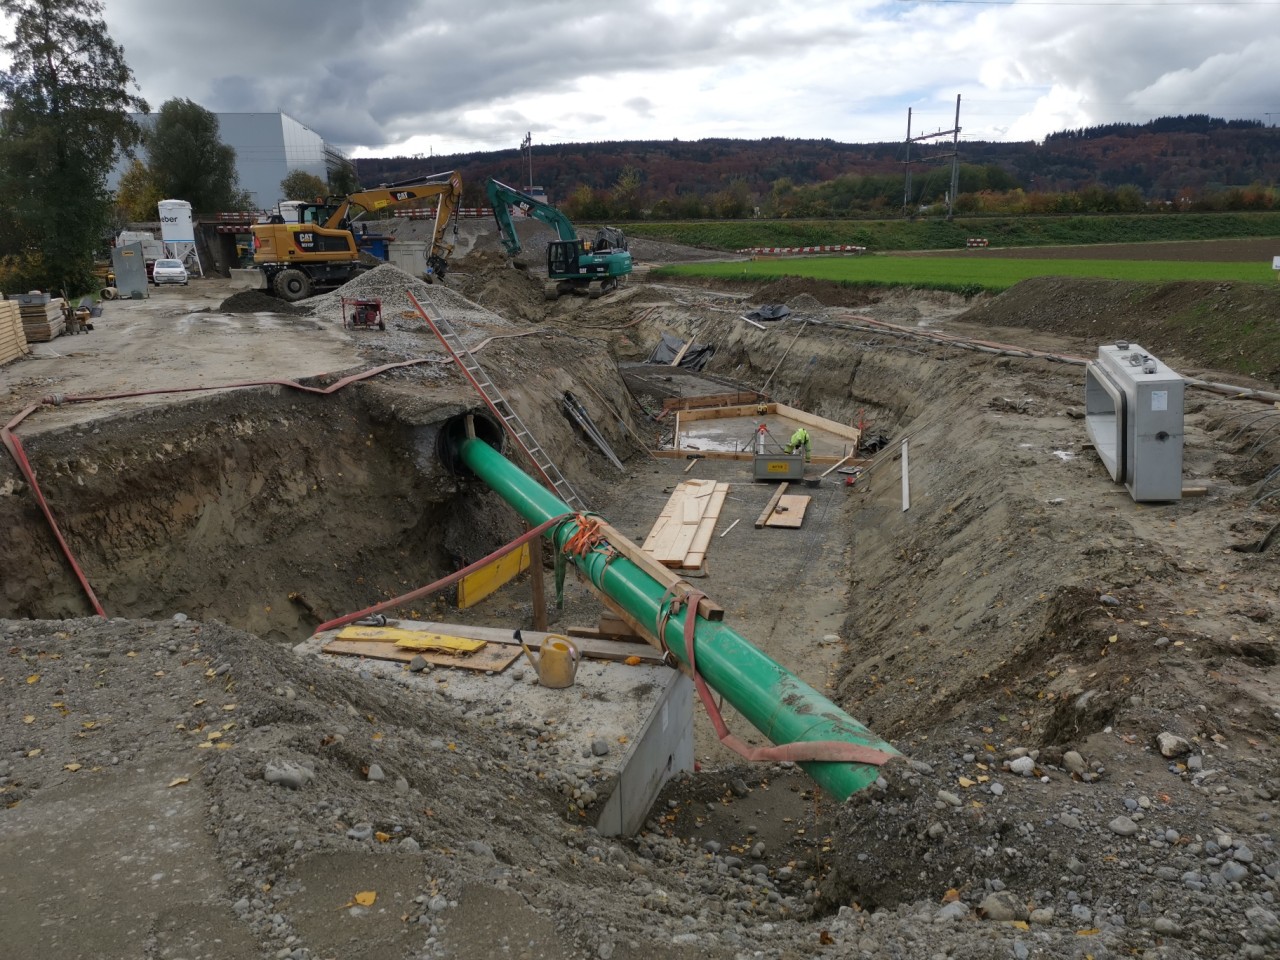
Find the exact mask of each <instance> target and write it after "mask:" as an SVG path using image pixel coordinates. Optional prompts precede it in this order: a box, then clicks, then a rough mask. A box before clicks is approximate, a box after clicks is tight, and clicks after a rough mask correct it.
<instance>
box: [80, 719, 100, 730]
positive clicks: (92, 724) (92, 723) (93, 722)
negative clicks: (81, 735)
mask: <svg viewBox="0 0 1280 960" xmlns="http://www.w3.org/2000/svg"><path fill="white" fill-rule="evenodd" d="M97 725H98V721H97V720H86V721H85V722H84V723H82V724H80V726H82V727H83V728H84V729H86V730H92V729H93V728H94V727H96V726H97Z"/></svg>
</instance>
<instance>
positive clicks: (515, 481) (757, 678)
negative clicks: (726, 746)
mask: <svg viewBox="0 0 1280 960" xmlns="http://www.w3.org/2000/svg"><path fill="white" fill-rule="evenodd" d="M459 456H460V458H461V460H462V462H463V463H464V464H466V466H467V467H468V468H469V469H470V470H471V471H472V472H473V473H474V474H475V475H476V476H477V477H479V478H480V479H481V480H483V481H484V482H485V483H486V484H487V485H488V486H489V487H490V488H491V489H492V490H493V491H494V492H496V493H497V494H498V495H499V496H500V497H502V498H503V499H504V500H505V501H507V503H509V504H510V505H511V506H512V507H513V508H514V509H515V510H516V512H517V513H519V514H520V515H521V516H522V517H524V519H525V520H527V521H528V522H529V523H532V524H540V523H543V522H545V521H547V520H549V519H551V518H553V517H557V516H560V515H562V514H565V513H570V512H572V511H571V510H570V508H569V507H568V506H567V505H566V504H564V503H563V502H562V501H561V500H560V499H559V498H558V497H556V496H555V495H554V494H553V493H551V492H550V491H549V490H547V489H546V488H545V487H543V486H541V485H540V484H538V483H537V482H535V481H534V480H533V478H531V477H529V476H528V475H527V474H525V473H524V472H523V471H522V470H520V469H519V468H518V467H516V466H515V465H514V464H513V463H511V462H510V461H509V460H507V459H506V458H505V457H503V456H502V455H501V454H500V453H498V452H497V451H496V450H494V449H493V447H491V446H489V444H487V443H485V442H484V441H483V440H480V439H477V438H470V439H466V440H463V441H462V444H461V446H460V449H459ZM552 530H553V531H554V533H553V535H552V536H551V539H552V541H553V543H554V544H555V547H556V549H557V550H560V549H562V548H563V546H564V544H565V542H566V541H567V540H568V539H569V538H570V537H571V536H573V534H574V533H575V532H576V531H577V524H576V523H575V522H573V521H566V522H565V523H563V524H561V525H560V526H559V527H553V528H552ZM569 558H570V560H572V561H573V563H574V564H575V565H576V566H577V567H578V569H579V570H581V571H582V572H583V573H584V574H585V575H586V576H587V577H588V578H589V579H590V580H591V582H592V583H593V584H595V586H596V587H597V588H598V589H600V590H601V591H602V592H603V593H604V594H605V595H606V596H608V597H610V598H611V599H613V600H614V601H615V602H617V603H618V604H619V605H620V606H621V607H622V608H623V609H624V610H626V611H627V613H629V614H630V615H631V616H632V617H634V618H635V619H636V620H638V621H639V622H640V623H643V624H652V625H653V629H654V631H655V632H656V631H657V628H658V618H659V616H660V615H661V612H662V604H663V597H664V594H665V593H666V587H665V586H664V585H663V584H661V583H659V582H658V581H657V580H655V579H654V578H653V577H651V576H650V575H649V574H648V573H646V572H645V571H644V570H642V569H641V568H640V567H638V566H636V565H635V564H634V563H632V562H631V561H630V560H627V559H626V558H625V557H616V558H614V559H613V560H612V561H608V562H606V557H605V556H604V555H602V554H600V553H598V552H594V551H593V552H591V553H588V554H587V555H586V556H585V557H578V556H576V555H570V557H569ZM688 616H695V617H696V616H697V615H696V613H695V612H692V611H688V610H686V609H681V610H680V612H678V613H676V614H674V615H672V616H671V617H670V618H669V619H668V621H667V623H666V626H665V632H664V635H663V639H664V640H665V641H666V643H667V646H668V648H669V649H670V650H671V652H672V654H673V655H674V656H675V657H677V658H678V659H679V660H680V661H681V662H682V663H684V664H688V652H687V651H686V649H685V641H684V626H685V618H686V617H688ZM694 638H695V643H696V644H697V649H696V657H697V664H698V670H699V672H700V673H701V674H702V676H703V678H704V679H705V680H706V682H707V684H708V685H709V686H710V687H711V689H712V690H715V691H716V692H717V693H719V694H720V695H721V696H722V697H724V699H725V701H727V702H728V703H729V704H731V705H732V706H733V708H734V709H735V710H737V711H738V712H739V713H740V714H742V716H743V717H745V718H746V719H747V720H748V721H749V722H750V723H751V724H752V726H754V727H755V728H756V729H757V730H759V731H760V732H761V733H762V734H764V735H765V736H766V737H768V738H769V739H770V740H771V741H772V742H773V743H775V744H786V743H799V742H819V741H840V742H845V743H853V744H858V745H860V746H864V747H870V748H872V749H874V750H879V751H881V752H883V753H886V754H889V755H891V756H898V755H899V754H898V751H897V750H895V749H894V748H893V747H891V746H890V745H889V744H887V743H885V742H884V741H883V740H881V739H880V738H879V737H877V736H876V735H875V734H874V733H872V732H871V731H870V730H868V729H867V728H866V727H864V726H863V725H862V724H860V723H858V721H857V720H854V719H853V718H852V717H850V716H849V715H848V714H846V713H845V712H844V711H843V710H841V709H840V708H839V707H837V706H836V705H835V704H834V703H832V702H831V701H830V700H828V699H827V698H826V697H824V696H823V695H822V694H820V693H818V691H816V690H814V689H813V688H812V687H810V686H809V685H808V684H806V683H804V682H803V681H802V680H800V679H799V678H798V677H797V676H795V674H793V673H791V672H790V671H789V670H787V669H786V668H785V667H783V666H782V665H781V664H779V663H778V662H777V661H775V660H773V659H772V658H770V657H768V656H766V655H765V654H764V653H763V652H761V651H760V650H758V649H757V648H756V647H754V646H753V645H752V644H751V643H750V642H748V641H747V640H746V639H745V638H744V637H742V636H741V635H740V634H738V633H737V632H736V631H734V630H733V629H731V628H730V627H727V626H725V625H724V624H723V623H718V622H712V621H710V620H705V619H703V618H698V619H697V622H696V628H695V631H694ZM800 765H801V767H803V768H804V770H805V771H806V772H807V773H808V774H809V775H810V776H811V777H813V779H814V780H815V781H817V783H818V784H819V785H820V786H821V787H822V788H823V789H824V790H826V791H827V792H828V793H829V794H831V795H832V796H834V797H836V798H837V799H839V800H842V801H843V800H846V799H848V797H849V796H850V795H852V794H853V793H855V792H857V791H858V790H861V789H863V788H864V787H867V786H870V785H871V784H872V783H874V782H875V781H876V779H877V777H879V775H880V772H879V767H877V766H875V765H874V764H868V763H849V762H835V761H804V762H802V763H801V764H800Z"/></svg>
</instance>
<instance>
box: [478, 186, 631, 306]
mask: <svg viewBox="0 0 1280 960" xmlns="http://www.w3.org/2000/svg"><path fill="white" fill-rule="evenodd" d="M485 192H486V193H487V194H488V195H489V204H490V205H491V206H492V207H493V216H494V219H496V220H497V221H498V233H499V234H500V235H501V237H502V245H503V247H505V248H506V251H507V253H508V254H509V255H510V256H512V257H515V256H516V255H517V254H519V253H520V251H521V249H522V246H521V244H520V238H519V236H517V235H516V225H515V222H514V221H513V220H512V219H511V208H512V207H515V208H516V209H517V210H520V211H521V212H522V213H524V214H525V216H528V217H533V218H534V219H535V220H541V221H542V222H543V223H545V224H547V225H548V226H549V227H551V228H552V229H553V230H555V232H556V236H557V238H558V239H556V240H552V241H550V242H549V243H548V244H547V285H546V287H545V288H544V292H545V296H546V298H547V299H548V300H555V299H556V298H557V297H559V296H560V295H561V294H564V293H580V294H586V295H587V296H599V295H600V294H602V293H608V292H609V291H610V290H613V289H615V288H616V287H617V286H618V284H619V283H620V282H621V280H622V278H623V277H625V276H626V275H627V274H629V273H630V272H631V254H630V253H628V252H627V238H626V236H625V235H624V234H623V232H622V231H621V230H619V229H617V228H616V227H601V228H600V230H599V231H598V232H597V233H596V238H595V240H594V241H591V242H587V241H586V240H580V239H578V231H577V229H575V228H574V226H573V224H572V223H570V222H569V218H568V217H566V216H565V215H564V214H563V213H561V212H560V211H559V210H557V209H556V208H555V207H553V206H551V205H550V204H549V203H543V202H542V201H540V200H535V199H534V198H533V197H531V196H529V195H528V194H527V193H521V192H520V191H519V190H517V189H515V188H514V187H508V186H507V185H506V184H505V183H501V182H499V181H497V180H490V181H489V182H488V184H486V185H485ZM593 284H594V286H593Z"/></svg>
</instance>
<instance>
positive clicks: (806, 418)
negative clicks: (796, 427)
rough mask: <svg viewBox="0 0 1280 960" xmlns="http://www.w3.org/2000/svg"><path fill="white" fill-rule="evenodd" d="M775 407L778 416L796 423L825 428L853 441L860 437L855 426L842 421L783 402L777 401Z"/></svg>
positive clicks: (820, 428) (859, 431)
mask: <svg viewBox="0 0 1280 960" xmlns="http://www.w3.org/2000/svg"><path fill="white" fill-rule="evenodd" d="M777 407H778V416H780V417H786V418H787V419H789V420H795V421H796V422H797V423H803V424H804V425H805V426H806V427H816V428H817V429H819V430H825V431H826V432H827V433H834V434H835V435H836V436H837V437H843V438H844V439H846V440H852V441H853V442H854V443H857V442H858V441H859V440H860V439H861V438H862V431H861V430H859V429H858V428H857V427H850V426H846V425H845V424H843V423H837V422H836V421H834V420H828V419H827V418H826V417H819V416H818V415H817V414H813V413H806V412H805V411H804V410H797V409H796V408H795V407H788V406H787V405H786V404H785V403H779V404H778V405H777Z"/></svg>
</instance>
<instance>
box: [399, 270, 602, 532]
mask: <svg viewBox="0 0 1280 960" xmlns="http://www.w3.org/2000/svg"><path fill="white" fill-rule="evenodd" d="M405 293H407V294H408V296H409V299H410V300H411V301H412V302H413V305H414V307H415V308H416V309H417V311H418V315H419V316H421V317H422V319H423V320H425V321H426V322H427V326H429V327H430V328H431V330H432V332H433V333H435V335H436V336H437V337H438V338H439V339H440V342H441V343H442V344H444V348H445V350H447V351H448V353H449V356H451V357H453V359H454V362H456V363H457V364H458V367H459V369H461V370H462V375H463V376H464V377H466V378H467V380H469V381H470V382H471V385H472V386H473V387H475V388H476V392H478V393H479V394H480V397H481V398H482V399H483V400H484V402H485V404H486V405H487V406H488V407H489V409H490V410H492V411H493V412H494V414H495V415H496V416H497V417H498V419H500V420H501V421H502V424H503V426H504V427H505V428H506V431H507V433H508V434H510V436H511V439H512V440H514V441H515V443H516V446H518V447H519V448H520V449H521V450H523V451H524V454H525V456H526V457H527V458H528V459H529V462H530V463H532V464H533V465H534V467H535V468H536V469H537V471H538V473H539V474H540V475H541V476H542V479H543V480H545V481H546V484H547V486H548V487H550V488H551V489H552V490H554V491H555V492H556V494H557V495H558V496H559V497H560V499H561V500H563V501H564V502H565V503H567V504H568V505H569V506H571V507H573V509H574V510H576V511H578V512H579V513H585V512H586V510H587V505H586V503H585V502H583V500H582V498H581V497H579V496H578V494H577V491H575V490H574V489H573V487H572V486H570V484H569V481H568V480H567V479H565V476H564V474H563V473H561V472H560V468H559V467H557V466H556V465H555V464H554V463H553V462H552V460H551V458H550V457H549V456H547V451H546V450H544V449H543V448H542V446H541V444H539V443H538V441H537V440H536V439H535V438H534V436H533V434H532V433H530V432H529V428H528V427H526V426H525V425H524V421H522V420H521V419H520V416H519V414H517V413H516V411H515V408H514V407H512V406H511V403H510V402H509V401H508V400H507V398H506V397H504V396H503V395H502V391H501V390H499V389H498V386H497V384H495V383H494V382H493V380H492V379H490V377H489V375H488V374H487V373H485V370H484V367H482V366H480V362H479V361H478V360H476V358H475V356H474V355H473V354H472V353H471V351H470V350H468V349H467V347H466V345H465V344H464V343H463V342H462V338H461V337H459V336H458V332H457V331H456V330H454V329H453V325H452V324H450V323H449V321H448V320H446V319H445V318H444V317H443V316H441V317H439V318H438V319H434V320H433V319H432V318H431V317H430V316H429V315H428V314H427V311H426V310H425V309H423V306H422V304H420V303H419V302H418V298H417V297H415V296H414V295H413V293H412V292H410V291H408V290H406V291H405Z"/></svg>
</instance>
